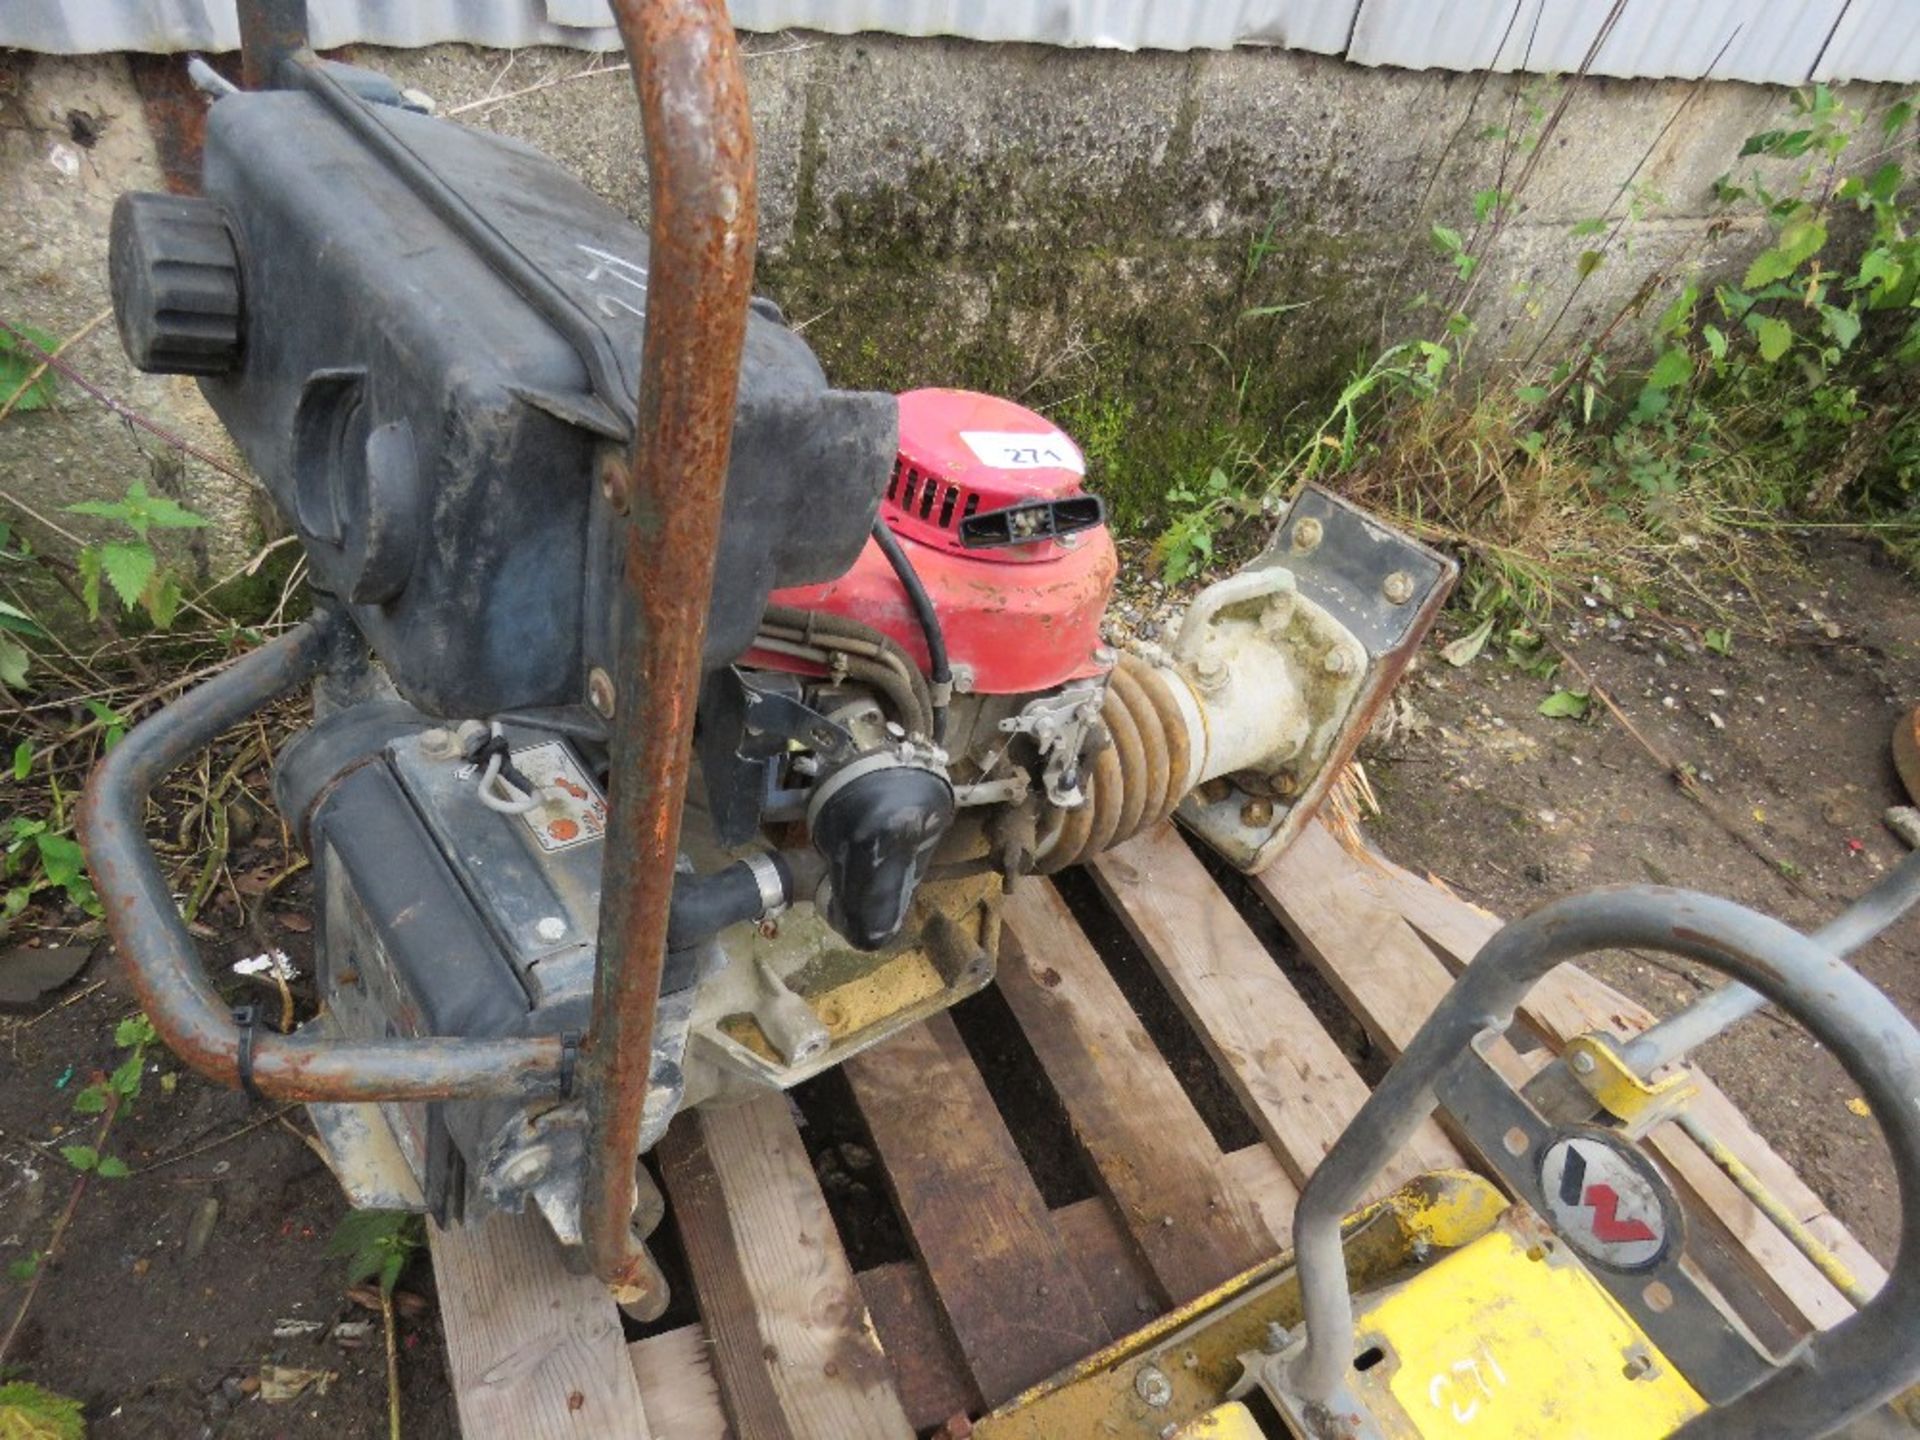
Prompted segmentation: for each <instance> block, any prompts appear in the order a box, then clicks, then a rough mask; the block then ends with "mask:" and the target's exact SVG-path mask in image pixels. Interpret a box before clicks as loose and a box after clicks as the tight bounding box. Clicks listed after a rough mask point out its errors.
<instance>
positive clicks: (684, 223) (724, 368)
mask: <svg viewBox="0 0 1920 1440" xmlns="http://www.w3.org/2000/svg"><path fill="white" fill-rule="evenodd" d="M613 11H614V18H615V20H616V21H617V22H618V24H619V26H620V36H621V39H622V40H623V41H624V42H625V44H626V50H627V56H628V58H629V60H630V61H631V62H632V65H633V79H634V86H635V89H636V90H638V92H639V95H640V111H641V117H642V121H643V125H644V128H645V133H646V153H647V177H648V183H649V190H650V199H651V203H652V220H651V223H650V225H649V227H648V236H649V240H650V242H651V248H652V254H651V259H650V261H649V266H648V268H649V270H650V272H651V273H650V275H649V286H648V293H647V331H646V340H645V343H644V344H643V346H642V349H641V356H640V386H639V413H638V419H637V423H636V425H635V430H634V441H633V450H632V453H631V455H630V457H629V460H628V463H627V467H626V470H625V473H623V474H616V475H615V476H613V477H612V483H611V485H610V496H611V498H612V500H613V503H614V504H615V507H616V508H617V509H623V510H625V511H626V512H627V513H628V525H627V539H626V547H625V549H626V554H625V567H626V573H625V584H626V587H627V591H628V593H629V594H630V595H631V597H632V606H631V610H630V614H629V617H628V620H629V624H630V627H631V628H630V629H629V630H628V632H627V633H626V634H624V635H623V636H622V637H621V639H620V645H621V654H620V657H619V662H620V663H619V667H618V670H619V674H618V680H617V683H616V686H615V708H614V714H613V724H612V728H613V744H612V752H613V753H612V760H613V769H612V794H611V797H610V803H609V810H610V815H609V820H608V826H607V840H606V868H605V871H604V873H603V875H602V879H601V886H602V888H601V900H600V946H599V951H600V953H599V968H598V973H597V976H596V979H595V985H594V1004H593V1020H592V1028H591V1029H590V1030H589V1031H588V1033H587V1038H586V1040H585V1042H584V1044H583V1046H582V1049H581V1066H582V1079H583V1081H584V1088H585V1095H586V1106H587V1116H588V1125H589V1134H588V1143H587V1173H586V1184H585V1189H584V1192H583V1196H584V1198H583V1200H582V1215H581V1233H582V1238H583V1240H584V1242H585V1244H586V1249H587V1253H588V1256H589V1258H590V1259H591V1261H592V1263H593V1268H594V1271H595V1273H596V1274H598V1275H599V1276H600V1278H601V1279H602V1280H604V1281H605V1282H606V1283H607V1284H608V1285H609V1287H611V1288H612V1289H613V1290H614V1292H615V1294H616V1296H617V1297H618V1298H619V1299H620V1300H621V1301H622V1302H623V1303H625V1304H627V1305H629V1306H632V1307H634V1308H636V1309H638V1310H640V1311H641V1312H642V1313H644V1312H645V1311H647V1310H649V1309H652V1308H653V1307H655V1306H657V1305H659V1304H662V1303H664V1299H665V1295H664V1286H663V1285H662V1284H661V1282H660V1280H659V1276H658V1272H657V1271H656V1270H655V1269H654V1267H653V1264H652V1261H651V1259H650V1257H649V1256H648V1254H647V1251H646V1247H645V1246H644V1245H643V1244H642V1243H641V1242H640V1240H639V1238H638V1237H637V1236H636V1235H635V1234H634V1230H633V1220H632V1217H633V1206H634V1194H635V1189H634V1170H635V1166H636V1165H637V1163H638V1160H639V1146H640V1127H641V1122H642V1119H643V1118H644V1115H645V1111H646V1101H647V1089H648V1082H649V1080H650V1077H651V1071H652V1050H653V1022H654V1011H655V1008H656V1007H657V1005H658V1003H659V999H660V976H661V970H662V966H663V964H664V962H665V958H666V942H667V922H668V912H669V907H670V905H671V902H672V896H673V875H674V860H675V857H676V853H677V850H678V846H679V837H680V813H681V807H682V803H683V801H684V799H685V795H686V787H687V769H688V764H689V761H690V759H691V745H692V737H693V711H694V701H695V697H696V696H697V694H698V692H699V688H700V676H701V669H702V665H701V652H702V646H703V642H704V638H705V631H706V617H707V607H708V604H709V599H710V596H711V594H712V590H713V568H714V556H715V550H716V548H717V545H718V541H719V535H720V517H721V506H722V501H723V499H724V496H725V491H726V479H727V458H728V451H729V448H730V446H731V443H732V438H733V413H734V399H735V392H736V389H737V387H738V384H739V378H740V351H741V347H742V345H743V344H744V342H745V338H746V325H747V303H748V301H749V300H750V299H751V298H752V289H753V249H754V238H755V227H756V213H755V201H756V196H755V190H754V154H753V125H752V119H751V117H750V115H749V113H748V109H747V87H746V77H745V74H744V73H743V71H742V67H741V64H740V53H739V46H738V42H737V40H736V39H735V37H734V33H733V26H732V24H731V23H730V22H729V21H728V19H727V12H726V7H725V5H724V3H722V0H614V5H613Z"/></svg>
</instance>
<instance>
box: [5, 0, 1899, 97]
mask: <svg viewBox="0 0 1920 1440" xmlns="http://www.w3.org/2000/svg"><path fill="white" fill-rule="evenodd" d="M1611 9H1612V6H1611V5H1610V4H1609V3H1608V0H732V11H733V17H734V21H735V23H736V24H738V25H739V26H740V27H741V28H742V29H746V30H754V31H763V32H764V31H777V30H788V29H800V30H821V31H826V32H828V33H830V34H838V35H850V34H856V33H861V32H884V33H889V34H895V35H921V36H930V35H957V36H963V37H966V38H968V39H973V40H987V41H1030V42H1036V43H1039V44H1046V45H1067V46H1090V47H1100V48H1111V49H1122V50H1136V49H1158V50H1203V49H1227V48H1230V47H1232V46H1235V45H1275V46H1284V47H1286V48H1289V49H1294V50H1310V51H1315V52H1317V53H1320V54H1325V55H1344V56H1345V57H1346V58H1348V59H1350V60H1354V61H1357V62H1359V63H1361V64H1365V65H1397V66H1404V67H1406V68H1408V69H1447V70H1482V69H1489V68H1490V69H1495V70H1527V71H1534V72H1541V73H1549V72H1551V73H1560V74H1568V73H1571V72H1573V71H1575V70H1577V69H1579V68H1580V65H1581V62H1582V59H1583V57H1584V56H1585V54H1586V52H1587V50H1588V48H1589V47H1590V46H1591V45H1592V44H1593V40H1594V37H1595V35H1597V34H1598V33H1599V32H1600V29H1601V27H1602V25H1603V23H1604V22H1605V19H1606V17H1607V15H1608V14H1609V12H1610V11H1611ZM308 10H309V13H310V15H311V19H312V29H313V35H314V39H315V41H316V42H317V43H318V44H320V45H322V46H326V47H331V46H336V45H348V44H356V43H367V44H375V45H393V46H402V47H405V46H417V45H431V44H436V43H439V42H441V41H447V40H465V41H469V42H471V43H474V44H478V45H489V46H495V47H501V48H516V47H519V46H523V45H569V46H573V47H576V48H580V49H588V50H611V49H617V48H618V45H619V41H618V37H617V36H616V35H615V33H614V31H613V28H612V25H611V23H610V17H609V15H608V11H607V6H606V0H308ZM238 43H239V29H238V26H237V24H236V23H235V20H234V0H0V45H10V46H18V47H22V48H25V49H29V50H45V51H53V52H57V53H68V54H72V53H89V52H95V51H104V50H148V51H180V50H230V49H233V48H234V47H235V46H236V45H237V44H238ZM1592 70H1593V72H1594V73H1595V74H1599V75H1613V76H1619V77H1622V78H1633V77H1643V78H1652V77H1675V78H1681V79H1692V78H1695V77H1698V76H1700V75H1704V74H1711V75H1712V76H1713V77H1714V78H1716V79H1723V80H1753V81H1761V82H1771V83H1775V84H1787V85H1797V84H1801V83H1803V82H1805V81H1806V80H1807V79H1809V78H1820V79H1834V78H1839V79H1860V80H1898V81H1913V80H1920V0H1627V3H1626V5H1625V8H1624V9H1623V10H1622V12H1621V14H1620V16H1619V18H1618V19H1617V20H1616V21H1615V23H1614V25H1613V27H1612V29H1611V30H1610V31H1609V33H1608V34H1607V38H1606V40H1605V42H1604V43H1603V44H1602V45H1601V47H1600V50H1599V53H1598V55H1597V56H1596V57H1595V60H1594V63H1593V66H1592Z"/></svg>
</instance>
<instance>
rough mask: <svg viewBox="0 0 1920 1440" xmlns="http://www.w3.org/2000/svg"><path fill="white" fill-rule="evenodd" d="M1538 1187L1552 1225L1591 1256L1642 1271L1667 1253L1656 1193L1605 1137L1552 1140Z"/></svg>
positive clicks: (1618, 1267) (1619, 1267)
mask: <svg viewBox="0 0 1920 1440" xmlns="http://www.w3.org/2000/svg"><path fill="white" fill-rule="evenodd" d="M1540 1188H1541V1190H1542V1192H1543V1198H1544V1199H1545V1200H1546V1207H1547V1212H1548V1219H1550V1220H1551V1221H1552V1222H1553V1227H1554V1229H1556V1230H1558V1231H1559V1232H1560V1233H1561V1234H1562V1235H1564V1236H1566V1237H1567V1239H1568V1240H1569V1241H1571V1242H1572V1244H1573V1245H1574V1247H1575V1248H1576V1249H1578V1250H1579V1251H1580V1252H1581V1253H1582V1254H1584V1255H1586V1256H1587V1257H1589V1258H1590V1259H1593V1260H1597V1261H1599V1262H1600V1263H1601V1264H1603V1265H1607V1266H1610V1267H1612V1268H1613V1269H1616V1270H1641V1269H1645V1268H1646V1267H1647V1266H1649V1265H1653V1264H1655V1263H1657V1262H1658V1261H1659V1260H1660V1258H1661V1256H1662V1255H1664V1254H1665V1253H1666V1248H1667V1219H1666V1212H1665V1211H1664V1210H1663V1209H1662V1208H1661V1204H1660V1195H1659V1192H1658V1191H1656V1190H1655V1188H1654V1185H1653V1182H1652V1180H1651V1179H1650V1178H1649V1177H1648V1176H1647V1175H1646V1174H1645V1173H1643V1171H1642V1170H1641V1169H1640V1167H1639V1166H1637V1165H1635V1164H1634V1162H1633V1161H1632V1160H1631V1159H1630V1158H1628V1156H1627V1155H1626V1154H1625V1153H1623V1152H1622V1151H1620V1150H1618V1149H1616V1148H1615V1147H1614V1146H1612V1145H1610V1144H1608V1143H1606V1142H1605V1141H1603V1140H1594V1139H1587V1138H1585V1137H1573V1136H1569V1137H1567V1138H1565V1139H1561V1140H1557V1141H1555V1142H1554V1143H1553V1144H1552V1145H1551V1146H1549V1147H1548V1148H1547V1153H1546V1155H1545V1156H1544V1157H1543V1158H1542V1160H1541V1163H1540Z"/></svg>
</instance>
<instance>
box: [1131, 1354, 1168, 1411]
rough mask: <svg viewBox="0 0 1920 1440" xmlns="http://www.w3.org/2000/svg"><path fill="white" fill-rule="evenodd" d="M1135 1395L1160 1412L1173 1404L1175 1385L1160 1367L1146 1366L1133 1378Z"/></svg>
mask: <svg viewBox="0 0 1920 1440" xmlns="http://www.w3.org/2000/svg"><path fill="white" fill-rule="evenodd" d="M1133 1393H1134V1394H1136V1395H1138V1396H1139V1397H1140V1398H1141V1399H1142V1400H1144V1401H1146V1402H1147V1404H1149V1405H1151V1406H1153V1408H1154V1409H1156V1410H1160V1409H1163V1408H1165V1407H1166V1406H1167V1405H1168V1404H1169V1403H1171V1402H1172V1400H1173V1385H1172V1384H1171V1382H1169V1381H1168V1379H1167V1377H1166V1375H1165V1373H1164V1372H1163V1371H1162V1370H1161V1369H1160V1367H1159V1366H1158V1365H1145V1366H1142V1367H1141V1370H1140V1373H1139V1374H1138V1375H1136V1376H1134V1377H1133Z"/></svg>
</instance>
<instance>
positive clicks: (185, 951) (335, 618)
mask: <svg viewBox="0 0 1920 1440" xmlns="http://www.w3.org/2000/svg"><path fill="white" fill-rule="evenodd" d="M354 638H355V632H354V629H353V626H352V623H351V622H350V621H349V620H348V619H347V618H346V616H345V614H344V612H342V611H339V610H326V611H323V612H322V613H321V614H319V615H318V616H316V617H315V618H314V619H312V620H309V621H308V622H307V623H305V624H304V625H300V626H297V627H295V628H294V629H293V630H292V631H290V632H288V633H287V634H286V635H284V636H282V637H281V638H280V639H278V640H275V641H272V642H271V643H269V644H266V645H263V646H261V647H260V648H259V649H258V650H255V651H253V652H252V653H251V654H249V655H247V656H245V657H244V658H242V659H241V660H239V661H237V662H235V663H234V664H233V665H232V666H230V667H229V668H228V669H226V670H224V671H222V672H221V673H220V674H219V675H217V676H215V677H214V678H213V679H211V680H209V681H207V682H206V683H205V684H204V685H200V686H197V687H196V688H194V689H192V690H189V691H188V692H187V693H186V694H185V695H182V696H181V697H180V698H179V699H178V700H176V701H174V702H173V704H171V705H169V706H167V707H166V709H164V710H162V711H161V712H160V713H159V714H157V715H155V716H153V717H152V718H151V719H148V720H144V721H142V722H141V723H140V724H139V725H136V726H135V727H134V728H133V729H132V730H130V731H129V732H128V733H127V735H126V738H125V739H123V740H122V741H121V742H120V743H119V744H118V745H116V746H114V748H113V749H112V750H110V751H108V752H107V756H106V758H105V759H104V760H102V761H101V762H100V764H99V766H98V767H97V768H96V769H95V770H94V772H93V776H92V778H91V779H90V780H89V781H88V782H87V791H86V796H85V798H84V800H83V801H82V804H81V808H80V816H79V825H78V829H79V834H80V843H81V844H82V846H84V847H85V850H86V855H87V868H88V870H89V871H91V872H92V875H93V886H94V889H95V890H96V891H97V892H98V893H99V896H100V900H101V903H102V905H103V906H104V907H105V909H106V915H107V930H108V933H109V934H111V935H112V937H113V943H114V948H115V949H116V950H117V951H118V952H119V954H120V958H121V960H122V961H123V962H124V963H125V965H126V967H127V974H128V976H129V978H130V979H131V980H132V982H133V988H134V992H135V994H136V995H137V996H138V997H139V1000H140V1005H141V1008H143V1009H144V1010H145V1011H146V1012H147V1017H148V1018H149V1019H150V1020H152V1021H153V1028H154V1029H155V1030H157V1031H159V1032H160V1038H161V1039H162V1040H164V1041H166V1042H167V1045H168V1046H169V1048H171V1049H172V1050H173V1052H174V1053H175V1054H176V1055H178V1056H179V1057H180V1058H181V1060H183V1061H185V1062H186V1063H187V1064H188V1065H191V1066H192V1067H193V1068H194V1069H195V1070H198V1071H199V1072H200V1073H201V1074H202V1075H205V1076H206V1077H207V1078H209V1079H211V1080H215V1081H218V1082H219V1083H220V1084H222V1085H241V1084H243V1083H248V1082H250V1084H251V1086H252V1088H253V1089H254V1090H255V1091H257V1092H258V1093H259V1094H261V1095H264V1096H266V1097H267V1098H269V1099H273V1100H462V1099H472V1098H476V1097H480V1096H515V1097H521V1098H526V1099H532V1098H535V1097H539V1096H551V1095H558V1094H559V1093H560V1059H561V1044H560V1041H559V1040H557V1039H551V1038H547V1039H510V1040H466V1039H437V1038H425V1039H409V1040H366V1041H347V1040H337V1039H322V1038H319V1037H317V1036H314V1035H309V1034H294V1035H278V1034H274V1033H272V1032H260V1033H258V1034H253V1035H249V1036H247V1037H246V1041H247V1045H248V1053H247V1058H248V1060H249V1062H250V1073H249V1074H244V1075H243V1073H242V1070H241V1060H242V1053H243V1052H242V1043H243V1037H242V1034H241V1031H240V1029H239V1027H238V1026H236V1025H235V1024H234V1021H233V1016H232V1013H231V1012H230V1011H229V1010H228V1008H227V1006H226V1004H225V1003H224V1002H223V1001H222V1000H221V998H220V995H219V992H217V991H216V990H215V989H214V988H213V985H212V983H211V982H210V981H209V980H208V979H207V977H206V973H205V971H204V970H203V968H202V966H201V963H200V952H199V950H198V949H197V948H196V947H195V945H194V943H193V937H192V936H191V935H190V934H188V933H187V927H186V925H185V924H184V923H183V922H182V921H181V919H180V910H179V907H178V906H177V905H176V904H175V903H174V899H173V893H172V890H171V889H170V887H169V886H168V884H167V878H166V875H165V873H164V872H163V871H162V870H161V868H160V862H159V860H158V859H157V858H156V857H155V855H154V853H153V847H152V845H150V844H149V843H148V841H147V837H146V834H145V820H146V809H147V799H148V797H149V796H150V795H151V794H152V793H153V789H154V787H155V786H156V785H158V784H159V783H160V782H161V781H162V780H164V779H165V778H166V777H167V775H168V774H170V773H171V772H172V771H174V770H176V769H178V768H179V767H180V766H181V765H183V764H185V763H186V762H187V761H188V760H190V759H192V758H193V757H194V756H195V755H197V754H199V753H200V752H201V751H203V750H205V749H206V748H207V747H208V746H209V745H211V744H212V743H213V742H214V740H215V739H217V738H218V737H219V735H220V734H221V732H222V731H224V730H227V729H229V728H231V727H232V726H234V725H237V724H239V723H240V722H241V721H242V720H245V719H246V718H247V717H248V716H249V715H252V714H253V713H255V712H256V711H258V710H260V709H262V708H263V707H264V706H266V705H268V704H270V703H271V702H272V701H274V700H275V699H277V698H279V697H280V696H281V695H284V694H286V693H288V692H289V691H291V690H293V689H295V688H296V687H298V686H301V685H305V684H307V683H309V682H310V681H312V680H313V679H314V678H315V677H316V676H318V675H319V674H320V672H321V671H323V670H325V669H326V668H327V667H328V665H329V664H330V663H331V662H333V661H334V660H335V659H336V658H338V657H341V656H343V655H344V654H345V647H346V646H348V645H350V644H352V643H353V641H354Z"/></svg>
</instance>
